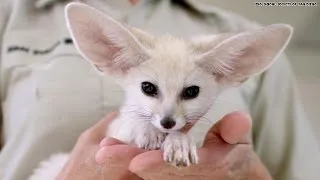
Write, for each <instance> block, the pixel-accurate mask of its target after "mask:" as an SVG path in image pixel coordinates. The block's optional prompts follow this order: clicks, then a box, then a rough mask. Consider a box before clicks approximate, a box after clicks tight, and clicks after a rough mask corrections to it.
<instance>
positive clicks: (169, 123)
mask: <svg viewBox="0 0 320 180" xmlns="http://www.w3.org/2000/svg"><path fill="white" fill-rule="evenodd" d="M160 124H161V126H162V127H163V128H165V129H171V128H173V126H175V125H176V122H175V121H174V120H173V119H172V118H171V117H165V118H163V119H162V120H161V121H160Z"/></svg>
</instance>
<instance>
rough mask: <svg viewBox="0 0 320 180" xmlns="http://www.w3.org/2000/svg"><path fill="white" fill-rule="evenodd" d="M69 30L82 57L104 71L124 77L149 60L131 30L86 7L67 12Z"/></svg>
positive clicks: (68, 8) (76, 6)
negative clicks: (129, 71)
mask: <svg viewBox="0 0 320 180" xmlns="http://www.w3.org/2000/svg"><path fill="white" fill-rule="evenodd" d="M65 15H66V20H67V26H68V29H69V31H70V34H71V36H72V39H73V41H74V44H75V46H76V48H77V49H78V51H79V52H80V54H81V55H82V56H83V57H84V58H85V59H87V60H89V61H90V62H91V63H92V64H94V65H95V66H96V67H97V68H98V69H99V70H100V71H107V72H109V73H121V74H124V73H125V72H126V71H127V70H128V69H130V68H131V67H135V66H137V65H139V64H140V63H142V62H144V61H145V60H147V59H148V57H149V56H148V52H147V49H146V48H145V47H144V46H143V45H142V44H141V42H139V40H138V39H137V37H136V36H135V35H134V34H133V33H132V31H130V29H129V28H128V27H125V26H124V25H122V24H120V23H119V22H117V21H116V20H114V19H112V18H110V17H109V16H107V15H105V14H103V13H102V12H100V11H98V10H96V9H94V8H92V7H89V6H87V5H85V4H82V3H74V2H73V3H69V4H68V5H67V6H66V8H65Z"/></svg>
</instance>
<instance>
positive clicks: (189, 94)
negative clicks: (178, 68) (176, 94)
mask: <svg viewBox="0 0 320 180" xmlns="http://www.w3.org/2000/svg"><path fill="white" fill-rule="evenodd" d="M199 92H200V87H199V86H190V87H187V88H185V89H184V90H183V91H182V94H181V99H183V100H189V99H194V98H196V97H197V96H198V95H199Z"/></svg>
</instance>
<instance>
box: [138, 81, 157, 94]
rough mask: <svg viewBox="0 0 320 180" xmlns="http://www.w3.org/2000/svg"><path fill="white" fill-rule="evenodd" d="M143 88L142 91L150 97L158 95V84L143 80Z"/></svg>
mask: <svg viewBox="0 0 320 180" xmlns="http://www.w3.org/2000/svg"><path fill="white" fill-rule="evenodd" d="M141 90H142V92H143V93H144V94H145V95H147V96H150V97H155V96H157V95H158V88H157V86H156V85H154V84H152V83H151V82H147V81H145V82H142V83H141Z"/></svg>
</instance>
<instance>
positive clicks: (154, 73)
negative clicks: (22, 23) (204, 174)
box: [30, 3, 293, 180]
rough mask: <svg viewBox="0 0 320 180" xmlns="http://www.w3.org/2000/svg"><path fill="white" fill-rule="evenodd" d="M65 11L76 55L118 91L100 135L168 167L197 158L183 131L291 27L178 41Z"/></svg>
mask: <svg viewBox="0 0 320 180" xmlns="http://www.w3.org/2000/svg"><path fill="white" fill-rule="evenodd" d="M65 12H66V19H67V24H68V28H69V30H70V33H71V35H72V38H73V40H74V43H75V46H76V48H77V49H78V51H79V52H80V53H81V55H82V56H83V57H84V58H85V59H87V60H88V61H89V62H90V63H91V64H92V65H93V66H94V67H95V68H96V69H97V70H98V72H99V73H101V74H102V75H107V76H112V77H114V78H115V80H117V81H118V82H119V83H120V85H122V87H123V89H124V91H125V101H124V103H123V106H122V108H121V110H120V115H119V116H118V117H117V119H115V120H114V121H113V122H112V124H111V126H110V127H109V129H108V134H106V136H108V137H114V138H117V139H119V140H121V141H123V142H125V143H128V144H134V145H137V146H138V147H140V148H144V149H149V150H153V149H161V150H162V151H163V158H164V161H166V162H167V163H170V164H172V165H174V166H189V165H191V164H196V163H197V162H198V161H199V160H198V156H197V150H196V148H197V147H196V145H195V143H194V142H193V140H192V138H191V137H190V136H189V135H188V134H187V133H186V132H187V130H186V129H188V128H189V127H192V126H193V125H194V124H195V123H196V122H197V120H199V119H200V118H201V117H202V116H203V115H204V114H205V113H206V112H207V110H208V109H209V108H210V107H211V106H212V104H213V103H214V100H215V99H216V98H217V96H218V95H219V94H220V93H221V92H222V91H224V90H225V89H227V88H230V87H234V86H239V85H240V84H241V83H242V82H244V81H245V80H246V79H248V78H249V77H251V76H254V75H257V74H259V73H261V72H263V71H265V70H266V69H267V68H269V67H270V66H271V65H272V64H273V62H274V61H275V59H276V58H277V56H278V55H279V54H280V53H281V52H282V51H283V49H284V48H285V47H286V46H287V44H288V42H289V40H290V38H291V35H292V31H293V30H292V28H291V26H289V25H285V24H274V25H269V26H266V27H264V28H260V29H255V30H252V31H246V32H241V33H230V34H217V35H211V36H201V37H195V38H191V39H183V38H179V37H173V36H169V35H163V36H153V35H151V34H149V33H148V32H145V31H143V30H140V29H137V28H133V27H129V26H128V25H124V24H121V23H119V22H117V21H115V20H114V19H112V18H110V17H109V16H107V15H105V14H103V13H101V12H99V11H98V10H95V9H93V8H91V7H89V6H87V5H85V4H81V3H70V4H68V5H67V6H66V9H65ZM67 159H68V156H67V155H65V156H63V157H62V156H59V157H58V156H57V157H56V158H52V159H50V161H48V162H46V163H45V164H43V165H42V167H40V168H39V169H37V171H36V172H35V174H34V175H33V176H32V177H31V178H30V179H33V180H37V179H48V178H49V177H48V176H50V175H51V176H56V175H57V173H59V171H60V169H61V164H63V163H64V162H65V161H66V160H67ZM59 164H60V165H59ZM58 167H59V168H58ZM52 178H54V177H52Z"/></svg>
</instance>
